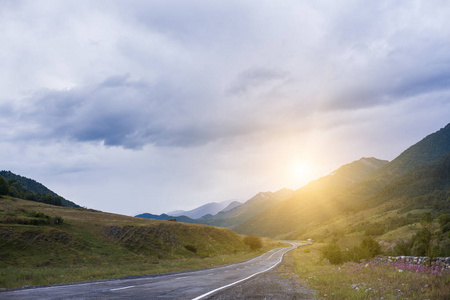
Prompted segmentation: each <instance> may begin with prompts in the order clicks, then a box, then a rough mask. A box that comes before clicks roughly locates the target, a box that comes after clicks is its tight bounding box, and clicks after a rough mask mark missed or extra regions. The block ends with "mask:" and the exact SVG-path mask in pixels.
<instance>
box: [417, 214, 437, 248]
mask: <svg viewBox="0 0 450 300" xmlns="http://www.w3.org/2000/svg"><path fill="white" fill-rule="evenodd" d="M432 222H433V216H432V215H431V214H430V213H425V214H424V215H423V216H422V219H421V220H420V223H421V224H422V228H421V229H419V230H418V231H417V232H416V234H415V235H414V236H413V247H412V254H413V255H425V256H428V257H432V256H433V253H432V242H433V231H432V228H431V225H432V224H431V223H432Z"/></svg>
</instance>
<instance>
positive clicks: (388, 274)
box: [289, 244, 450, 299]
mask: <svg viewBox="0 0 450 300" xmlns="http://www.w3.org/2000/svg"><path fill="white" fill-rule="evenodd" d="M321 247H323V245H320V244H314V245H310V246H305V247H301V248H298V249H295V250H294V251H291V252H290V253H289V255H290V256H291V257H292V258H293V259H292V260H291V261H293V263H294V270H295V273H296V275H298V277H299V280H300V281H302V282H306V283H307V284H308V286H309V287H310V288H312V289H314V290H317V294H316V295H317V298H319V299H328V298H333V299H449V298H450V273H449V271H448V270H446V271H442V270H436V269H429V268H425V267H418V266H414V265H400V264H397V265H395V264H389V263H375V262H374V261H372V262H368V263H360V264H357V263H352V262H350V263H345V264H343V265H331V264H329V263H327V262H324V261H321V260H320V249H321Z"/></svg>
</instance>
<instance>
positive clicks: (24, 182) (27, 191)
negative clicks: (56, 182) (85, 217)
mask: <svg viewBox="0 0 450 300" xmlns="http://www.w3.org/2000/svg"><path fill="white" fill-rule="evenodd" d="M0 176H2V177H3V178H5V180H7V181H9V183H10V185H11V186H10V193H11V196H13V197H17V198H23V199H25V198H27V199H28V200H32V201H38V202H46V201H45V200H46V199H48V198H50V201H49V202H46V203H50V204H54V203H52V202H58V204H59V203H60V204H61V206H66V207H80V206H79V205H77V204H75V203H74V202H72V201H69V200H67V199H64V198H63V197H61V196H59V195H58V194H56V193H55V192H53V191H52V190H50V189H48V188H47V187H46V186H44V185H43V184H41V183H39V182H37V181H35V180H33V179H30V178H27V177H24V176H20V175H17V174H14V173H12V172H11V171H4V170H3V171H0ZM48 195H50V196H51V197H49V196H48ZM41 200H42V201H41Z"/></svg>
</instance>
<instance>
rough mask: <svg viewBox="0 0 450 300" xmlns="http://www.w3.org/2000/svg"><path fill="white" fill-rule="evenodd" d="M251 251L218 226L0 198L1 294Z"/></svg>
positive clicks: (184, 266) (187, 265)
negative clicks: (3, 291) (6, 289)
mask: <svg viewBox="0 0 450 300" xmlns="http://www.w3.org/2000/svg"><path fill="white" fill-rule="evenodd" d="M280 246H283V244H281V243H279V242H275V241H273V240H269V239H263V248H262V249H261V250H260V251H251V250H250V248H249V247H248V246H247V245H245V244H244V242H243V241H242V237H241V236H239V235H238V234H236V233H234V232H232V231H230V230H228V229H224V228H216V227H211V226H204V225H197V224H185V223H179V222H171V221H156V220H147V219H139V218H133V217H128V216H122V215H116V214H109V213H103V212H99V211H92V210H86V209H75V208H67V207H57V206H51V205H46V204H42V203H37V202H30V201H25V200H20V199H5V198H2V199H0V268H1V271H0V288H15V287H22V286H34V285H46V284H57V283H66V282H77V281H86V280H98V279H107V278H116V277H122V276H132V275H144V274H155V273H162V272H174V271H182V270H189V269H196V268H205V267H211V266H216V265H220V264H227V263H232V262H236V261H240V260H244V259H247V258H250V257H253V256H256V255H259V254H261V253H263V252H264V251H267V250H269V249H272V248H276V247H280Z"/></svg>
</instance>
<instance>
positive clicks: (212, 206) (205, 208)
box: [167, 200, 235, 219]
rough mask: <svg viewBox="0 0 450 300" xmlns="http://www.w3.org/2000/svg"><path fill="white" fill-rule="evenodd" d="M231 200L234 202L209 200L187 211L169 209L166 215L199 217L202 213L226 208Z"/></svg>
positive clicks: (210, 212) (211, 212)
mask: <svg viewBox="0 0 450 300" xmlns="http://www.w3.org/2000/svg"><path fill="white" fill-rule="evenodd" d="M233 202H235V200H226V201H222V202H219V203H217V202H211V203H207V204H204V205H202V206H199V207H197V208H194V209H192V210H188V211H184V210H175V211H171V212H168V213H167V215H170V216H174V217H179V216H186V217H189V218H191V219H199V218H201V217H203V216H204V215H215V214H217V213H218V212H220V211H222V210H224V209H226V208H227V207H228V206H229V205H230V204H231V203H233Z"/></svg>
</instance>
